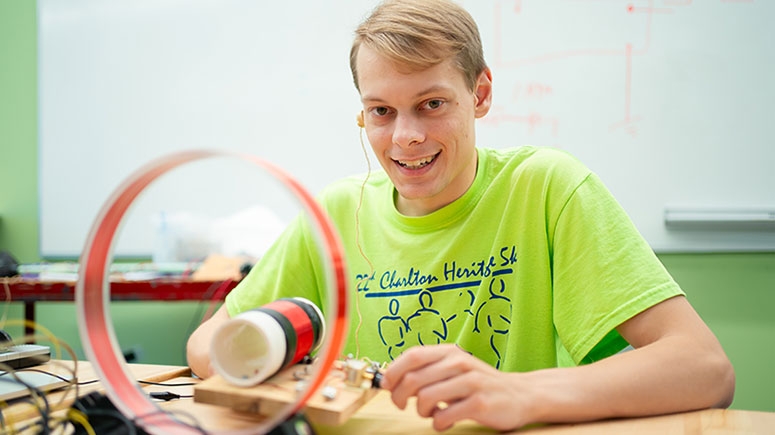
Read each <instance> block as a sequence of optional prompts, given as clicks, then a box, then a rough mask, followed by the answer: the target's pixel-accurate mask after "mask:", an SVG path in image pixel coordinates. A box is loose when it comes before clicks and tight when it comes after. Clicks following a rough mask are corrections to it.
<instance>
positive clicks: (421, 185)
mask: <svg viewBox="0 0 775 435" xmlns="http://www.w3.org/2000/svg"><path fill="white" fill-rule="evenodd" d="M357 71H358V72H357V74H358V83H359V88H360V93H361V101H362V102H363V110H364V123H365V128H366V134H367V136H368V138H369V142H370V143H371V147H372V149H373V150H374V153H375V154H376V156H377V158H378V159H379V161H380V164H381V165H382V167H383V168H384V169H385V171H386V172H387V174H388V176H389V177H390V179H391V181H392V182H393V184H394V185H395V187H396V190H397V191H398V198H397V200H396V208H397V209H398V211H399V212H401V213H402V214H405V215H409V216H421V215H425V214H428V213H431V212H433V211H436V210H438V209H440V208H441V207H444V206H445V205H447V204H449V203H451V202H452V201H454V200H456V199H457V198H459V197H460V196H462V195H463V194H464V193H465V192H466V190H468V188H469V187H470V186H471V183H473V181H474V177H475V176H476V164H477V155H476V149H475V137H474V121H475V119H476V118H479V117H482V116H484V115H485V114H486V113H487V111H489V108H490V102H491V99H492V96H491V89H492V81H491V76H490V71H489V70H487V69H485V71H484V72H482V73H481V74H480V75H479V77H478V79H477V82H476V84H475V86H474V89H473V90H472V89H471V88H470V87H469V86H467V85H466V83H465V79H464V76H463V73H462V72H461V71H460V70H459V69H458V68H457V67H456V66H455V63H454V61H453V59H448V60H446V61H443V62H441V63H439V64H436V65H434V66H432V67H429V68H426V69H423V70H420V71H411V70H409V69H407V68H402V67H401V65H399V64H397V63H396V62H395V61H393V60H390V59H388V58H386V57H384V56H382V55H380V54H378V53H377V52H376V51H374V50H372V49H370V48H369V47H368V46H364V45H362V46H361V47H359V49H358V57H357Z"/></svg>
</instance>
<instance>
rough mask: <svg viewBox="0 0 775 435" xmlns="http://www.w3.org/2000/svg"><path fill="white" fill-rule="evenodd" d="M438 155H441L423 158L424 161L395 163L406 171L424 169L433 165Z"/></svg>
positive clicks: (397, 161)
mask: <svg viewBox="0 0 775 435" xmlns="http://www.w3.org/2000/svg"><path fill="white" fill-rule="evenodd" d="M438 155H439V154H438V153H436V154H434V155H432V156H428V157H423V158H422V159H418V160H395V162H396V163H398V164H399V165H400V166H402V167H404V168H406V169H422V168H424V167H426V166H428V165H430V164H431V163H433V161H434V160H436V157H437V156H438Z"/></svg>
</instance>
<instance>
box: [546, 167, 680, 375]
mask: <svg viewBox="0 0 775 435" xmlns="http://www.w3.org/2000/svg"><path fill="white" fill-rule="evenodd" d="M553 246H554V255H553V281H554V286H553V289H554V290H553V291H554V294H553V299H554V322H555V327H556V329H557V334H558V336H559V338H560V340H561V341H562V343H563V346H564V347H565V348H566V349H567V350H568V351H569V353H570V355H571V357H572V358H573V360H574V361H575V362H576V363H577V364H578V363H588V362H592V361H595V360H599V359H602V358H605V357H607V356H610V355H612V354H614V353H616V352H618V351H620V350H621V349H623V348H624V347H625V346H626V345H627V342H626V341H625V340H624V339H623V338H622V337H621V336H620V335H619V334H618V332H617V331H616V327H617V326H618V325H620V324H621V323H623V322H624V321H626V320H627V319H629V318H631V317H633V316H635V315H636V314H638V313H640V312H641V311H643V310H645V309H647V308H649V307H651V306H653V305H656V304H657V303H659V302H661V301H663V300H665V299H668V298H670V297H673V296H676V295H681V294H683V292H682V291H681V289H680V287H679V286H678V284H677V283H676V282H675V281H674V280H673V278H672V277H671V276H670V274H669V273H668V272H667V270H666V269H665V268H664V266H663V265H662V263H661V262H660V261H659V259H658V258H657V257H656V255H655V254H654V252H653V250H652V249H651V247H650V246H649V245H648V243H647V242H646V241H645V239H644V238H643V237H642V236H641V235H640V233H639V232H638V230H637V229H636V228H635V226H634V224H633V223H632V221H631V220H630V218H629V216H627V214H626V212H625V211H624V210H623V208H622V207H621V206H620V205H619V203H618V202H617V201H616V200H615V199H614V197H613V196H612V195H611V193H610V192H609V191H608V190H607V189H606V187H605V186H604V185H603V183H602V181H601V180H600V179H599V178H598V177H597V176H596V175H594V174H590V175H588V176H587V177H586V178H585V179H584V180H583V181H582V182H581V184H580V185H579V186H578V188H577V189H576V190H575V191H574V192H573V194H572V195H571V196H570V197H569V199H568V201H567V203H566V204H565V206H564V208H563V210H562V212H561V214H560V216H559V218H558V220H557V224H556V229H555V231H554V242H553Z"/></svg>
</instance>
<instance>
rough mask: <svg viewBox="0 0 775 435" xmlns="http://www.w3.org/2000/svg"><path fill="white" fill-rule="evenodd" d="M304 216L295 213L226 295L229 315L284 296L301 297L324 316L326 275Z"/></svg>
mask: <svg viewBox="0 0 775 435" xmlns="http://www.w3.org/2000/svg"><path fill="white" fill-rule="evenodd" d="M320 252H321V251H320V249H319V247H318V244H317V243H316V238H315V236H314V233H313V232H312V229H311V227H310V222H309V219H308V218H307V216H306V215H304V214H300V215H299V216H297V217H296V218H295V219H294V220H293V221H292V222H291V223H290V224H289V226H288V227H287V228H286V229H285V231H284V232H283V233H282V235H281V236H280V237H279V238H278V239H277V241H275V243H274V244H273V245H272V246H271V247H270V248H269V250H267V252H266V253H265V255H264V256H263V257H261V259H260V260H259V261H258V262H257V263H256V265H255V266H253V268H252V269H251V271H250V273H249V274H248V275H247V276H246V277H245V278H244V279H243V280H242V281H241V282H240V283H239V284H238V285H237V286H236V287H235V288H234V289H233V290H232V291H231V292H230V293H229V294H228V295H227V296H226V301H225V303H226V309H227V311H228V312H229V315H230V316H235V315H237V314H239V313H241V312H243V311H246V310H250V309H253V308H258V307H260V306H263V305H266V304H267V303H269V302H272V301H274V300H277V299H280V298H287V297H304V298H307V299H308V300H310V301H311V302H312V303H314V304H316V305H317V306H318V307H320V308H321V310H322V311H323V313H324V315H325V312H326V310H327V305H326V304H327V303H328V300H327V298H326V297H325V293H326V292H325V291H323V290H324V289H325V288H326V285H327V274H326V269H325V263H324V261H323V256H322V255H321V254H320Z"/></svg>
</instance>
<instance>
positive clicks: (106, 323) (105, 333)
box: [75, 150, 347, 433]
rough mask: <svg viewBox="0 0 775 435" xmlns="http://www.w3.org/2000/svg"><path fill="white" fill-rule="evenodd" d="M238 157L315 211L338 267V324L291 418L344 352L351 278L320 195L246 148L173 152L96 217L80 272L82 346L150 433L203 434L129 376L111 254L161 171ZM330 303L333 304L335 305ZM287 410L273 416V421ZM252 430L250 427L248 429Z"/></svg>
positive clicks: (334, 316)
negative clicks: (117, 329) (113, 313)
mask: <svg viewBox="0 0 775 435" xmlns="http://www.w3.org/2000/svg"><path fill="white" fill-rule="evenodd" d="M224 156H232V157H237V158H239V159H242V160H245V161H248V162H251V163H253V164H255V165H257V166H259V167H261V168H263V169H264V170H266V171H267V172H268V173H269V174H270V175H272V176H273V177H275V178H276V179H277V180H278V181H280V182H281V183H282V184H283V185H284V186H285V187H286V188H288V190H290V191H291V192H292V193H293V194H294V195H295V196H296V198H297V199H298V200H299V202H300V203H301V205H302V206H303V208H304V210H305V211H306V212H307V213H308V214H309V215H310V216H311V218H312V220H313V222H314V223H315V225H316V227H317V230H318V234H319V236H320V237H321V242H322V245H323V248H324V249H325V253H326V254H327V258H328V260H329V266H330V268H331V272H332V275H333V276H332V279H333V285H334V288H335V296H336V297H335V298H333V299H332V301H333V305H334V306H333V307H329V308H330V311H331V314H327V315H326V318H327V319H329V320H328V321H329V322H330V323H332V324H333V325H332V326H329V327H328V328H327V329H328V330H329V331H330V332H329V333H328V337H325V338H326V339H325V340H324V345H323V346H322V347H321V349H322V350H321V352H320V356H319V358H320V360H321V363H320V368H319V370H318V371H317V372H316V373H315V376H313V378H312V380H311V381H310V384H309V386H308V387H307V388H306V389H305V390H304V392H303V393H302V394H301V395H300V397H299V398H298V399H297V400H296V402H294V404H293V405H292V406H291V408H290V412H289V413H288V414H287V416H289V415H292V414H294V413H296V412H298V411H299V410H300V409H301V408H302V407H303V406H304V404H305V403H306V401H307V400H308V399H309V398H310V397H311V396H312V394H313V393H314V392H315V391H316V390H318V389H319V388H320V387H321V386H322V384H323V383H324V381H325V378H326V375H327V373H328V371H329V370H330V369H331V368H332V367H333V364H334V362H335V360H336V359H337V357H338V355H339V354H340V353H341V351H342V347H343V345H344V339H345V334H346V332H347V281H346V274H345V263H344V256H343V252H344V251H343V249H342V245H341V241H340V240H339V237H338V234H337V232H336V230H335V228H334V226H333V224H332V223H331V222H330V220H329V218H328V216H327V215H326V213H325V212H324V211H323V209H322V208H321V207H320V206H319V205H318V204H317V202H316V201H315V199H314V197H313V196H312V195H311V194H310V193H309V192H308V191H307V190H306V189H305V188H304V187H303V186H302V185H301V184H300V183H299V182H298V181H296V180H295V179H294V178H293V177H291V176H290V175H289V174H288V173H286V172H285V171H283V170H282V169H280V168H279V167H277V166H275V165H273V164H271V163H269V162H268V161H266V160H264V159H261V158H258V157H255V156H252V155H246V154H239V153H232V152H225V151H212V150H195V151H184V152H180V153H175V154H171V155H168V156H166V157H162V158H159V159H157V160H154V161H152V162H150V163H149V164H148V165H146V166H144V167H143V168H141V169H140V170H138V171H137V172H135V173H134V174H133V175H131V176H130V177H129V178H128V179H127V180H125V181H124V183H123V184H122V185H121V186H120V187H119V188H118V189H117V190H116V191H115V192H114V193H113V194H112V195H111V197H110V198H108V200H107V201H106V203H105V204H104V205H103V207H102V209H101V210H100V212H99V214H98V215H97V219H96V220H95V222H94V224H93V226H92V228H91V231H90V233H89V236H88V237H87V240H86V244H85V246H84V250H83V254H82V256H81V260H80V273H79V279H78V284H77V286H76V293H75V300H76V308H77V310H78V327H79V331H80V337H81V341H82V344H83V346H84V351H85V353H86V355H87V357H88V359H89V361H90V362H91V363H92V364H93V366H94V369H95V371H96V372H97V375H98V376H99V378H100V380H101V381H102V384H103V386H104V387H105V389H106V392H107V394H108V397H109V398H110V399H111V400H112V401H113V403H114V404H115V405H116V407H117V408H118V409H119V410H120V411H121V412H122V413H123V414H124V415H126V416H128V417H129V418H130V419H131V418H138V419H139V420H140V423H141V425H142V426H143V427H144V428H145V429H146V430H149V431H153V430H154V429H158V430H160V431H161V432H160V433H171V432H172V431H174V432H175V433H201V432H200V431H199V430H197V429H194V428H191V427H189V426H186V425H184V424H182V423H180V422H179V421H178V420H177V419H175V418H174V417H173V416H171V415H168V414H165V413H163V412H160V411H161V410H160V409H159V408H158V406H157V405H156V404H155V403H154V402H152V401H151V400H150V399H149V398H148V396H147V394H146V393H145V392H144V391H143V390H142V389H141V388H140V387H139V386H138V385H137V383H136V382H135V381H134V379H133V378H132V377H131V375H130V373H129V370H128V367H127V366H126V363H125V361H124V359H123V356H121V351H120V349H119V347H118V345H117V341H116V338H115V333H114V331H113V327H112V324H111V322H110V312H109V303H110V283H109V279H108V275H109V266H110V261H109V259H111V258H112V248H113V242H114V238H115V235H116V231H117V229H118V227H119V225H120V223H121V220H122V219H123V217H124V215H125V213H126V212H127V210H128V209H129V208H130V206H131V205H132V202H133V201H134V200H135V199H136V198H137V196H138V195H139V194H140V193H141V192H142V191H143V190H144V189H145V188H146V187H147V186H148V185H149V184H151V182H153V181H154V180H156V179H157V178H158V177H159V176H161V175H162V174H164V173H166V172H168V171H170V170H172V169H174V168H176V167H178V166H181V165H183V164H186V163H190V162H192V161H195V160H201V159H205V158H210V157H224ZM330 304H331V303H329V305H330ZM283 417H286V416H275V418H274V419H272V421H273V422H275V420H277V421H276V422H275V423H277V422H279V420H281V419H282V418H283ZM250 433H252V432H250Z"/></svg>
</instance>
